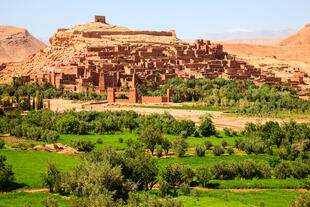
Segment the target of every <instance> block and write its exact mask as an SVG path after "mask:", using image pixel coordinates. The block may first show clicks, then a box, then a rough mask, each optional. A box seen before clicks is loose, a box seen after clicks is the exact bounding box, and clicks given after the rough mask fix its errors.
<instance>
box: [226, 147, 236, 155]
mask: <svg viewBox="0 0 310 207" xmlns="http://www.w3.org/2000/svg"><path fill="white" fill-rule="evenodd" d="M227 153H228V154H229V155H232V154H234V153H235V151H234V149H233V148H228V149H227Z"/></svg>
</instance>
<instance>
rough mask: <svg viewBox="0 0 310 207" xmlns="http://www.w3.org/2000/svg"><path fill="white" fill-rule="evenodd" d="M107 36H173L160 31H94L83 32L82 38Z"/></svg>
mask: <svg viewBox="0 0 310 207" xmlns="http://www.w3.org/2000/svg"><path fill="white" fill-rule="evenodd" d="M105 35H152V36H169V37H171V36H173V34H172V32H165V31H162V32H158V31H92V32H83V34H82V36H83V37H86V38H100V36H105Z"/></svg>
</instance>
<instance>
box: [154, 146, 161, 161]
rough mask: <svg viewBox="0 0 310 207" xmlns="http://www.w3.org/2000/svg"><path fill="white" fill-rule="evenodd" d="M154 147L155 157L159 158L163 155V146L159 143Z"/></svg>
mask: <svg viewBox="0 0 310 207" xmlns="http://www.w3.org/2000/svg"><path fill="white" fill-rule="evenodd" d="M155 149H156V157H158V158H161V157H162V156H163V148H162V146H161V145H157V146H156V147H155Z"/></svg>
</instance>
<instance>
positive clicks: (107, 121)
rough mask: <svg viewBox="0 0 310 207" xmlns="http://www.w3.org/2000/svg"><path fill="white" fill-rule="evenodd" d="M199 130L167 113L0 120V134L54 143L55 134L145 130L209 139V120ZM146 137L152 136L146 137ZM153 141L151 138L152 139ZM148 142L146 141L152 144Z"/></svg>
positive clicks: (44, 113) (44, 114)
mask: <svg viewBox="0 0 310 207" xmlns="http://www.w3.org/2000/svg"><path fill="white" fill-rule="evenodd" d="M201 119H202V123H201V125H200V127H196V126H195V123H194V122H193V121H191V120H181V121H178V120H176V119H175V118H174V117H173V116H171V115H170V114H168V113H164V114H151V115H139V114H137V113H136V112H134V111H116V112H112V111H103V112H96V111H81V112H76V111H74V110H69V111H65V112H64V113H55V112H52V111H50V110H47V109H44V110H38V111H30V112H28V113H27V114H26V115H23V116H22V115H21V114H19V113H17V112H7V113H5V114H2V116H0V132H4V133H8V132H9V133H10V134H11V135H14V136H17V137H26V138H29V139H34V140H42V141H48V142H52V143H53V142H55V141H56V140H57V138H58V137H59V134H87V133H90V132H93V133H98V134H113V133H115V132H116V131H122V130H124V129H129V131H130V132H132V130H134V129H136V130H137V133H138V134H140V133H142V131H143V130H145V129H146V128H148V127H150V126H151V127H152V130H155V132H156V130H159V131H160V134H161V133H166V134H173V135H178V136H180V137H183V138H186V137H188V136H191V135H194V136H196V137H199V136H210V135H214V134H216V130H215V127H214V125H213V123H212V120H211V118H210V117H204V116H202V118H201ZM146 134H147V135H150V134H154V133H153V132H152V133H146ZM152 139H154V138H152ZM152 139H151V138H150V140H152Z"/></svg>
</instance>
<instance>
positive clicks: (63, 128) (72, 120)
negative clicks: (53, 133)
mask: <svg viewBox="0 0 310 207" xmlns="http://www.w3.org/2000/svg"><path fill="white" fill-rule="evenodd" d="M56 127H57V129H58V131H59V132H60V133H62V134H78V133H79V127H80V122H79V120H78V119H77V118H76V117H74V116H73V115H71V116H68V117H63V118H61V119H59V120H58V121H57V123H56Z"/></svg>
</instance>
